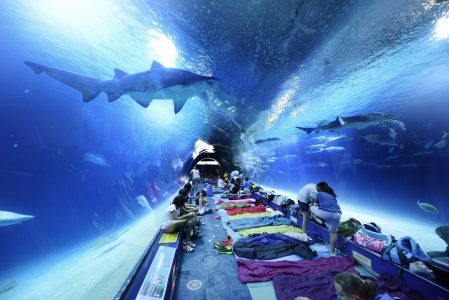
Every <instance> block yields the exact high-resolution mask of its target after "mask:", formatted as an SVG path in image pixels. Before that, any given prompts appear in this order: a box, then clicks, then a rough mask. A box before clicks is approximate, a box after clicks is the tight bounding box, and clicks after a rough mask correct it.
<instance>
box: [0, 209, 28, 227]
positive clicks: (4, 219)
mask: <svg viewBox="0 0 449 300" xmlns="http://www.w3.org/2000/svg"><path fill="white" fill-rule="evenodd" d="M32 218H34V216H30V215H22V214H17V213H13V212H10V211H2V210H0V226H8V225H13V224H18V223H22V222H24V221H28V220H30V219H32Z"/></svg>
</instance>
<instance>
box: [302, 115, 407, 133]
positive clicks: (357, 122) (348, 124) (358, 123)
mask: <svg viewBox="0 0 449 300" xmlns="http://www.w3.org/2000/svg"><path fill="white" fill-rule="evenodd" d="M397 117H398V115H386V114H383V113H381V112H373V113H367V114H364V115H355V116H350V117H337V118H336V119H335V120H334V121H331V122H328V121H323V122H321V123H318V124H317V127H315V128H309V127H296V128H298V129H300V130H303V131H305V132H307V134H309V133H311V132H319V131H322V130H327V131H331V132H334V131H338V132H339V131H340V130H342V129H345V128H354V129H357V130H363V129H365V128H367V127H370V126H375V125H381V126H387V127H389V128H393V129H396V128H403V130H404V131H405V127H404V123H402V122H400V121H397V120H395V119H396V118H397Z"/></svg>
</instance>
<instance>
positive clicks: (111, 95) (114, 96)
mask: <svg viewBox="0 0 449 300" xmlns="http://www.w3.org/2000/svg"><path fill="white" fill-rule="evenodd" d="M120 96H121V94H108V102H113V101H115V100H117V99H118V98H120Z"/></svg>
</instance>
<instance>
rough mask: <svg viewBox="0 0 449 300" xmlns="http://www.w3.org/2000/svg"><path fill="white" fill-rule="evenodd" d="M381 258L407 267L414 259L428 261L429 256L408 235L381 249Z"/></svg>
mask: <svg viewBox="0 0 449 300" xmlns="http://www.w3.org/2000/svg"><path fill="white" fill-rule="evenodd" d="M382 259H385V260H388V261H391V262H393V263H395V264H397V265H400V266H403V267H407V268H408V266H409V264H410V263H412V262H414V261H422V262H424V263H430V258H429V257H428V256H427V255H426V253H425V252H424V251H423V250H422V249H421V247H420V246H419V244H418V243H417V242H416V241H415V240H414V239H413V238H411V237H409V236H405V237H402V238H400V239H399V240H397V241H394V242H393V243H391V244H390V245H388V246H386V247H385V248H384V249H383V250H382Z"/></svg>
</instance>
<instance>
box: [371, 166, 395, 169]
mask: <svg viewBox="0 0 449 300" xmlns="http://www.w3.org/2000/svg"><path fill="white" fill-rule="evenodd" d="M391 167H393V166H392V165H377V166H375V167H374V168H376V169H388V168H391Z"/></svg>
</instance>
